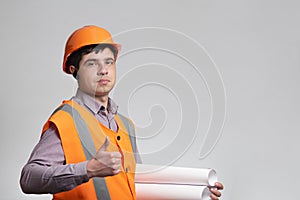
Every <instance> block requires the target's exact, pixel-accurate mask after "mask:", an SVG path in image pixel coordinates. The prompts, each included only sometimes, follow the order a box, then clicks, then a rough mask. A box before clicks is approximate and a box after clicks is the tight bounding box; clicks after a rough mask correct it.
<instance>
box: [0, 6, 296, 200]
mask: <svg viewBox="0 0 300 200" xmlns="http://www.w3.org/2000/svg"><path fill="white" fill-rule="evenodd" d="M299 8H300V3H299V1H296V0H287V1H278V0H272V1H271V0H243V1H238V0H235V1H234V0H228V1H215V0H212V1H127V2H125V1H106V2H100V1H96V0H90V1H85V2H83V1H58V0H56V1H37V0H36V1H34V0H28V1H16V0H12V1H1V6H0V16H1V18H0V19H1V22H0V23H1V31H0V41H1V50H0V51H1V69H2V70H1V79H0V84H1V108H2V112H1V115H0V116H1V129H2V140H1V146H0V148H1V158H2V159H1V160H2V161H1V171H0V177H2V181H1V183H0V188H1V197H0V199H51V197H50V195H24V194H22V192H21V190H20V188H19V184H18V181H19V176H20V171H21V168H22V166H23V165H24V163H25V162H26V161H27V159H28V156H29V154H30V152H31V150H32V149H33V147H34V145H35V144H36V143H37V142H38V139H39V136H40V131H41V128H42V125H43V124H44V122H45V121H46V120H47V118H48V117H49V115H50V114H51V112H52V111H53V110H54V109H55V108H56V106H58V105H59V104H60V103H61V101H62V100H63V99H68V98H70V97H71V96H72V95H73V94H74V92H75V90H76V83H75V81H74V80H73V78H72V77H71V76H67V75H65V74H63V73H62V72H61V63H62V56H63V50H64V44H65V41H66V39H67V37H68V36H69V34H70V33H71V32H72V31H73V30H75V29H77V28H79V27H81V26H83V25H86V24H96V25H99V26H103V27H105V28H106V29H108V30H110V31H111V33H112V34H114V35H115V36H116V39H115V40H116V41H118V42H119V43H121V44H122V45H123V51H122V54H121V57H120V59H119V60H118V85H117V86H116V89H115V90H114V92H113V94H112V95H113V97H114V99H115V100H116V101H117V103H118V104H119V105H120V110H121V111H122V112H123V113H125V114H128V115H129V116H130V117H131V118H132V119H133V120H134V121H135V123H136V125H137V129H138V131H139V132H138V134H139V135H138V136H139V147H140V151H141V152H142V153H143V158H144V161H145V162H147V163H155V164H172V165H176V166H186V167H211V168H214V169H216V170H217V173H218V178H219V180H220V181H221V182H223V183H224V185H225V187H226V189H225V191H224V192H223V198H222V199H224V200H232V199H234V200H238V199H243V200H253V199H274V200H275V199H294V196H296V195H297V190H298V187H299V185H300V184H299V180H300V175H299V171H298V169H299V167H300V166H299V156H298V152H299V150H300V147H299V145H298V143H299V139H300V136H299V111H300V106H299V100H300V95H299V84H300V79H299V72H300V70H299V64H300V57H299V53H300V39H299V35H300V28H299V18H300V14H299ZM143 27H152V28H148V29H147V28H143ZM153 27H159V28H158V29H157V28H153ZM136 28H139V29H136ZM132 30H133V31H132ZM199 44H200V45H199ZM149 47H152V48H149ZM137 48H141V49H137ZM224 118H225V121H223V120H224ZM223 122H225V124H224V127H223ZM210 125H211V126H210ZM205 134H207V137H206V138H207V140H205V141H206V142H204V143H203V140H204V138H205ZM164 144H165V145H164Z"/></svg>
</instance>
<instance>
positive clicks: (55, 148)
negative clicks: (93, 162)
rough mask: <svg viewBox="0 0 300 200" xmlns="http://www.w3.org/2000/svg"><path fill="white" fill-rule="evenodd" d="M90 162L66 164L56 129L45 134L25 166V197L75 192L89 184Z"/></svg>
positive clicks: (53, 128)
mask: <svg viewBox="0 0 300 200" xmlns="http://www.w3.org/2000/svg"><path fill="white" fill-rule="evenodd" d="M86 166H87V161H86V162H82V163H78V164H65V157H64V152H63V149H62V145H61V141H60V138H59V135H58V132H57V129H56V127H55V125H53V124H52V125H51V126H50V128H49V129H48V130H47V131H46V132H45V133H44V134H43V136H42V138H41V140H40V141H39V143H38V144H37V145H36V147H35V148H34V149H33V151H32V154H31V156H30V158H29V160H28V162H27V164H26V165H25V166H24V168H23V170H22V173H21V178H20V185H21V188H22V190H23V192H24V193H31V194H45V193H51V194H54V193H58V192H62V191H67V190H71V189H73V188H74V187H76V186H78V185H80V184H82V183H85V182H87V181H88V180H89V178H88V176H87V169H86Z"/></svg>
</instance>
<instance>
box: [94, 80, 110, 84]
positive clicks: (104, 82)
mask: <svg viewBox="0 0 300 200" xmlns="http://www.w3.org/2000/svg"><path fill="white" fill-rule="evenodd" d="M97 82H98V83H99V84H101V85H106V84H108V83H109V82H110V80H109V79H100V80H99V81H97Z"/></svg>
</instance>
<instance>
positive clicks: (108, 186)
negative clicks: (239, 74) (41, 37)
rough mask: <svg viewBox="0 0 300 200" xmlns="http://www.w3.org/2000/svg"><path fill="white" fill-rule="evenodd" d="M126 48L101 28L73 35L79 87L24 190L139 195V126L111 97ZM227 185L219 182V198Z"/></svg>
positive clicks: (69, 57)
mask: <svg viewBox="0 0 300 200" xmlns="http://www.w3.org/2000/svg"><path fill="white" fill-rule="evenodd" d="M120 48H121V45H119V44H116V43H114V42H113V40H112V38H111V35H110V33H109V32H108V31H107V30H105V29H103V28H100V27H97V26H85V27H82V28H80V29H78V30H76V31H75V32H74V33H72V35H71V36H70V37H69V39H68V41H67V43H66V48H65V55H64V62H63V71H64V72H66V73H68V74H72V75H73V76H74V78H76V79H77V82H78V90H77V93H76V95H75V96H74V97H73V98H72V99H71V100H67V101H64V102H63V103H62V105H61V106H60V107H59V108H57V109H56V110H55V111H54V112H53V114H52V115H51V117H50V118H49V120H48V121H47V122H46V124H45V125H44V127H43V131H42V136H41V139H40V141H39V143H38V144H37V145H36V147H35V148H34V150H33V152H32V154H31V156H30V158H29V161H28V162H27V164H26V165H25V166H24V168H23V170H22V173H21V179H20V184H21V188H22V190H23V192H25V193H33V194H43V193H51V194H53V198H54V199H65V200H68V199H72V200H78V199H84V200H96V199H98V200H100V199H101V200H107V199H112V200H120V199H122V200H127V199H136V194H135V184H134V173H135V165H136V162H140V158H139V155H138V151H137V146H136V140H135V130H134V126H133V124H132V122H131V120H129V119H128V118H126V117H124V116H122V115H120V114H119V113H118V112H117V108H118V107H117V105H116V104H115V103H114V102H113V100H112V99H110V98H109V93H110V91H111V90H112V88H113V87H114V85H115V81H116V59H117V56H118V52H119V51H120ZM222 188H223V186H222V184H221V183H217V189H215V190H213V191H212V197H213V199H218V197H219V196H220V195H221V193H220V192H219V191H218V189H222Z"/></svg>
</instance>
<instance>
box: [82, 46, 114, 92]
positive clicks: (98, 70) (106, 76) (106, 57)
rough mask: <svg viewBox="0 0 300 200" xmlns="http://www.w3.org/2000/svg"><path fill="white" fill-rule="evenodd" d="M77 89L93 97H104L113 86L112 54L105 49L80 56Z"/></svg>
mask: <svg viewBox="0 0 300 200" xmlns="http://www.w3.org/2000/svg"><path fill="white" fill-rule="evenodd" d="M77 76H78V78H77V79H78V87H79V89H80V90H81V91H83V92H85V93H87V94H89V95H91V96H93V97H100V98H101V97H106V96H108V94H109V92H110V91H111V90H112V88H113V87H114V85H115V81H116V63H115V58H114V54H113V52H112V51H111V50H110V49H109V48H105V49H104V50H103V51H99V52H98V53H95V52H91V53H89V54H87V55H84V56H82V59H81V61H80V63H79V70H78V72H77Z"/></svg>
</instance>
